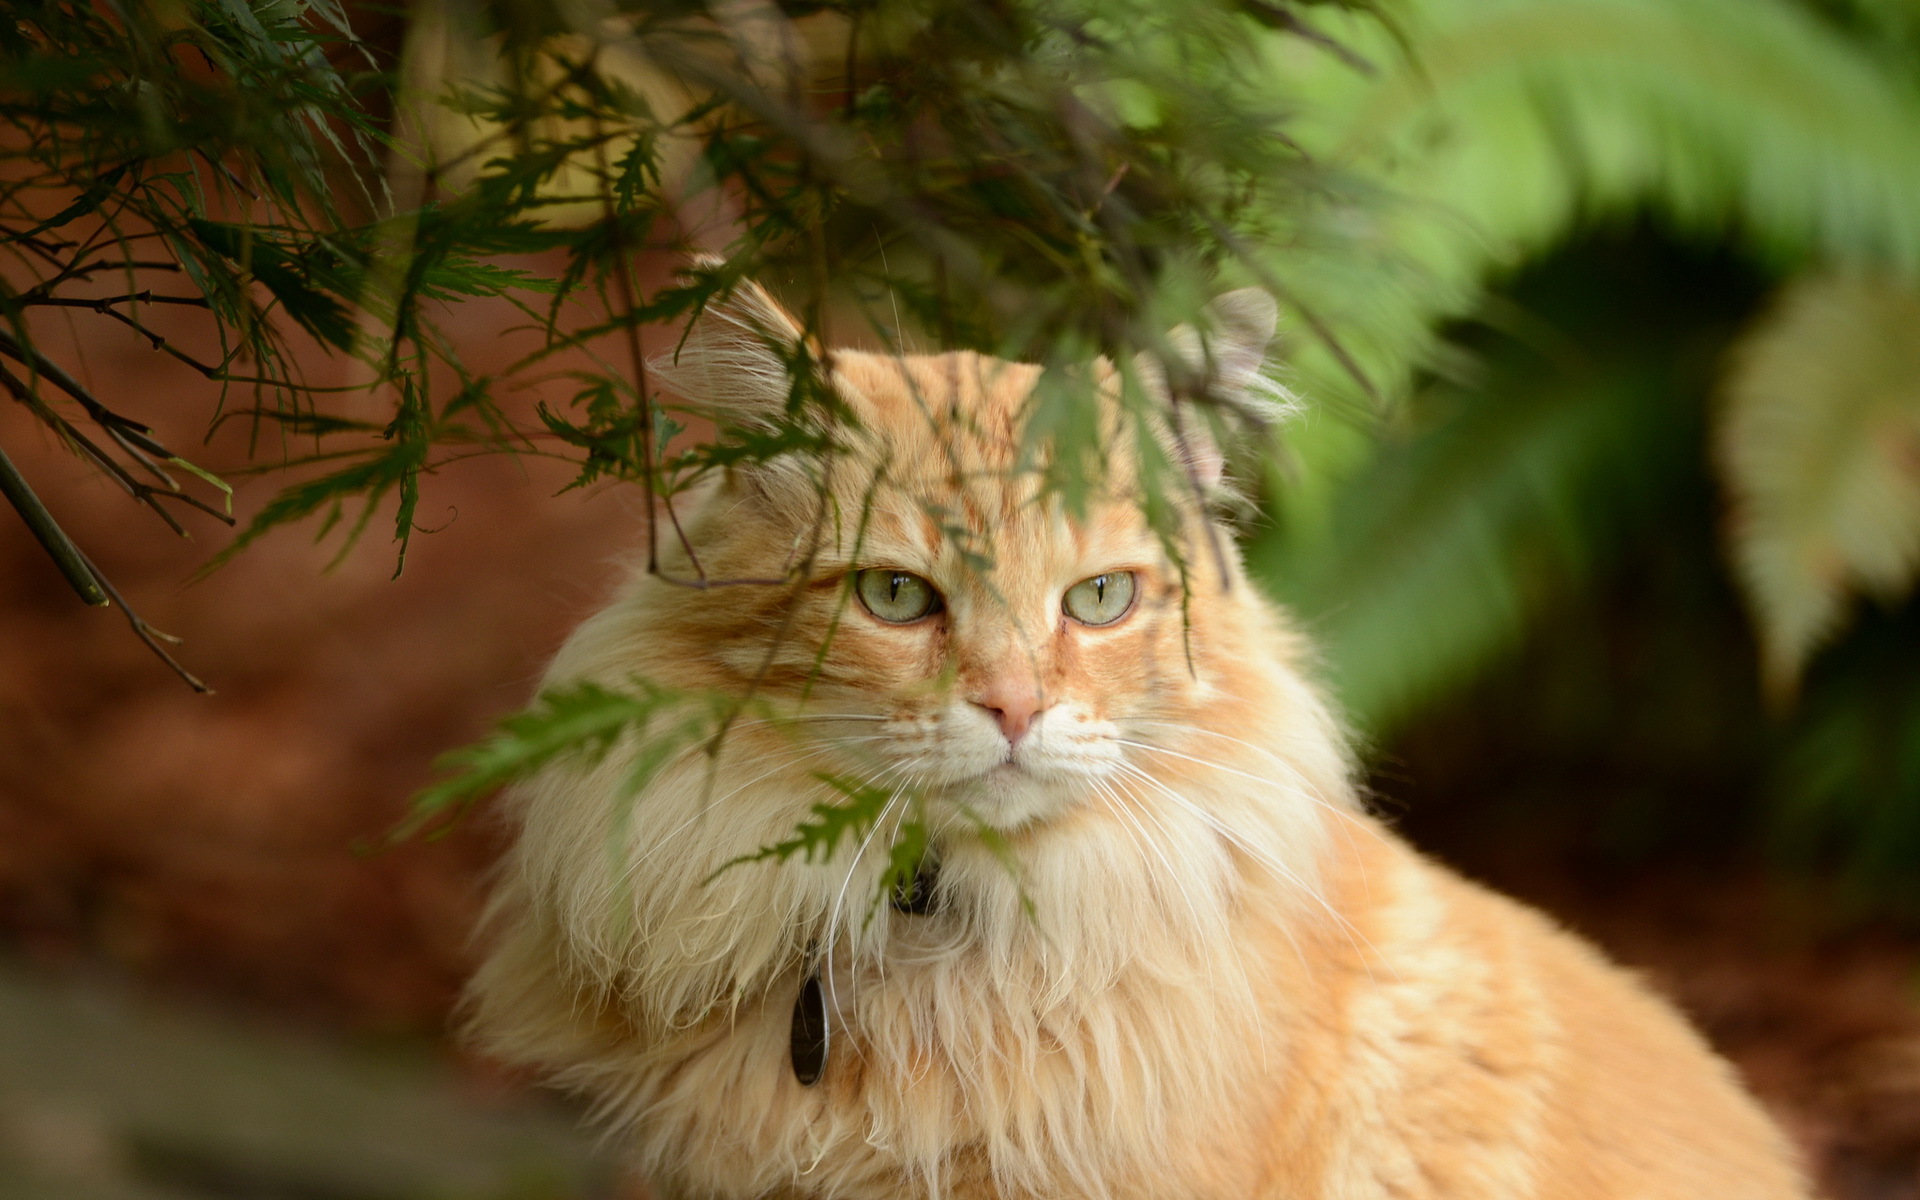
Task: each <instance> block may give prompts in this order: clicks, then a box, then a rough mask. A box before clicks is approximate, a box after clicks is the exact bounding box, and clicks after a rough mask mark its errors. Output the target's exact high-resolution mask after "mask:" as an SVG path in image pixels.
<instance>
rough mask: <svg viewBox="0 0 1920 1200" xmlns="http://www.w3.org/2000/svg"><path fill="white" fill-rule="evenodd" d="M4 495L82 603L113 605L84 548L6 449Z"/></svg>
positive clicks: (0, 485)
mask: <svg viewBox="0 0 1920 1200" xmlns="http://www.w3.org/2000/svg"><path fill="white" fill-rule="evenodd" d="M0 495H3V496H5V497H6V498H7V502H8V503H9V504H11V505H13V509H14V511H15V512H17V513H19V514H20V519H21V520H23V521H25V522H26V523H27V528H28V529H29V530H30V531H32V533H33V536H34V538H35V540H37V541H38V542H39V543H40V545H41V547H42V548H43V549H45V550H46V552H47V556H48V557H49V558H51V559H53V565H54V566H56V567H59V568H60V573H61V574H62V575H64V576H66V578H67V582H68V583H69V584H71V585H72V587H73V590H74V591H76V592H78V593H80V598H81V599H82V600H85V601H86V602H87V603H88V604H92V605H95V606H96V607H98V606H102V605H106V604H110V603H112V602H111V601H110V600H108V599H107V593H106V592H105V591H103V590H102V589H101V587H100V581H99V580H98V579H97V578H95V577H94V574H93V569H92V568H91V567H89V566H88V565H87V560H86V557H85V556H84V555H82V554H81V553H80V547H78V546H76V545H74V544H73V539H72V538H70V537H68V536H67V532H66V530H64V529H62V528H60V526H59V524H58V523H56V522H55V521H54V519H53V514H52V513H50V512H48V511H47V506H46V505H44V504H42V503H40V497H38V496H36V495H34V494H33V489H32V488H30V487H28V486H27V481H26V479H25V477H23V476H22V475H21V474H20V471H19V468H17V467H15V466H14V465H13V460H12V459H10V458H8V457H7V452H6V451H5V450H0Z"/></svg>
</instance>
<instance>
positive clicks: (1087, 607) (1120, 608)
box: [1060, 571, 1134, 625]
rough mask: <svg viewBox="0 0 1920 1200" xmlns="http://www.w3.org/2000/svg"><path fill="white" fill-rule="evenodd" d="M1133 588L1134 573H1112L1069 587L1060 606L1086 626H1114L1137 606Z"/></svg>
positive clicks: (1096, 576)
mask: <svg viewBox="0 0 1920 1200" xmlns="http://www.w3.org/2000/svg"><path fill="white" fill-rule="evenodd" d="M1133 588H1134V580H1133V572H1132V571H1109V572H1107V573H1106V574H1105V575H1095V576H1094V577H1093V578H1092V579H1082V580H1081V581H1080V582H1079V583H1076V584H1074V585H1073V586H1072V587H1070V588H1068V589H1067V594H1066V596H1065V597H1063V598H1062V599H1061V601H1060V607H1061V608H1062V609H1065V610H1066V614H1067V615H1068V616H1070V617H1072V618H1073V619H1074V620H1076V621H1078V622H1080V623H1081V624H1082V625H1111V624H1113V623H1114V622H1115V621H1118V620H1119V619H1120V618H1121V617H1124V616H1126V615H1127V610H1128V609H1130V608H1132V607H1133Z"/></svg>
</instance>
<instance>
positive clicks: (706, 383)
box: [647, 260, 804, 430]
mask: <svg viewBox="0 0 1920 1200" xmlns="http://www.w3.org/2000/svg"><path fill="white" fill-rule="evenodd" d="M717 262H718V260H712V261H707V260H702V261H700V262H699V263H697V264H696V267H712V266H714V265H717ZM803 338H804V334H803V333H802V332H801V329H800V323H799V322H798V321H796V320H794V318H793V316H792V314H790V313H788V312H787V310H786V309H784V308H782V307H780V303H779V301H777V300H775V299H774V298H773V297H772V296H771V295H769V294H768V292H767V290H766V289H765V288H763V287H761V286H760V285H759V284H757V283H754V282H753V281H752V280H746V279H743V280H739V281H738V282H736V283H734V284H733V286H732V287H731V288H729V289H728V290H727V291H725V292H723V293H722V294H720V295H719V296H716V297H715V298H714V299H713V300H711V301H709V302H708V303H707V305H706V306H705V307H704V308H702V309H701V310H700V312H699V313H698V314H697V315H696V316H695V317H694V319H693V322H692V324H691V325H690V326H689V327H688V329H687V333H686V337H684V338H683V339H682V340H681V342H680V344H679V345H678V346H676V347H675V348H674V350H673V351H672V352H671V353H668V354H663V355H661V356H660V357H659V358H656V359H653V360H652V361H651V362H649V363H648V364H647V366H648V369H649V370H651V371H652V372H653V373H654V374H655V375H657V376H658V377H659V378H660V381H661V382H662V383H663V384H665V386H666V388H667V390H668V391H670V392H672V393H673V394H674V395H676V396H679V397H680V398H681V399H683V400H685V401H687V402H688V404H689V405H690V406H691V407H692V408H693V409H694V410H695V411H701V412H705V413H707V414H709V415H711V416H712V417H713V418H714V419H715V420H717V421H720V422H721V423H723V424H728V425H737V426H745V427H748V428H759V429H763V430H765V429H770V428H772V427H774V425H775V424H776V423H777V421H778V419H779V417H780V415H781V414H782V413H784V412H785V411H786V408H787V398H788V395H789V393H790V392H791V390H792V387H793V378H792V375H791V373H790V370H789V367H790V364H792V363H794V362H795V361H796V360H797V359H798V358H799V356H800V354H801V352H802V347H801V343H802V340H803Z"/></svg>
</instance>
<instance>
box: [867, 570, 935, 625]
mask: <svg viewBox="0 0 1920 1200" xmlns="http://www.w3.org/2000/svg"><path fill="white" fill-rule="evenodd" d="M853 589H854V591H856V592H858V593H859V594H860V603H862V604H864V605H866V606H867V611H868V612H870V613H872V614H873V615H874V616H876V617H879V618H880V619H881V620H882V621H886V622H889V623H891V624H894V625H905V624H907V623H908V622H910V621H918V620H919V619H920V618H921V617H924V616H926V615H928V614H929V613H933V612H937V611H939V608H940V593H939V592H936V591H934V590H933V585H932V584H930V583H928V582H927V581H926V580H924V579H922V578H920V577H919V576H918V575H914V574H910V573H909V572H906V571H895V570H891V569H889V568H887V567H872V568H869V569H868V570H865V571H862V572H860V574H859V575H857V576H855V577H854V581H853Z"/></svg>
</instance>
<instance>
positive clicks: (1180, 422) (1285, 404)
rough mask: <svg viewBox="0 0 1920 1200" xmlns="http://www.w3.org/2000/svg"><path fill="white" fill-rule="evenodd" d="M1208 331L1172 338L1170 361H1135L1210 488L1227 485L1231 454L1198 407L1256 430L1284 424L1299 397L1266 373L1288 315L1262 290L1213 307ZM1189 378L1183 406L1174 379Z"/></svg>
mask: <svg viewBox="0 0 1920 1200" xmlns="http://www.w3.org/2000/svg"><path fill="white" fill-rule="evenodd" d="M1202 317H1203V322H1204V325H1205V328H1204V330H1195V329H1194V328H1193V327H1192V326H1190V325H1182V326H1180V327H1178V328H1177V329H1174V330H1172V331H1171V332H1170V333H1168V334H1167V346H1168V350H1169V352H1170V356H1171V357H1172V358H1174V359H1175V360H1176V361H1174V362H1166V361H1164V360H1163V358H1162V357H1161V356H1159V355H1155V354H1153V353H1151V352H1149V353H1145V354H1142V355H1140V356H1139V357H1138V358H1137V359H1135V360H1134V368H1135V370H1136V371H1138V372H1139V376H1140V378H1141V379H1142V380H1143V381H1144V382H1145V383H1146V385H1147V386H1148V388H1149V389H1151V390H1152V392H1153V394H1154V395H1155V396H1156V397H1157V398H1158V399H1160V400H1161V401H1163V402H1164V403H1166V404H1168V405H1169V412H1170V413H1171V414H1172V422H1173V428H1170V429H1168V430H1167V433H1168V435H1169V440H1170V442H1171V445H1172V449H1173V450H1174V453H1175V455H1176V458H1177V460H1178V463H1179V465H1180V466H1181V467H1183V468H1185V469H1187V470H1189V471H1191V472H1192V473H1193V476H1194V478H1196V479H1197V480H1199V482H1200V484H1201V486H1202V487H1204V488H1212V487H1214V486H1215V485H1216V484H1218V483H1219V482H1220V477H1221V475H1222V474H1223V473H1224V472H1225V469H1226V455H1225V453H1224V451H1223V450H1222V449H1221V446H1220V443H1219V441H1218V439H1217V438H1215V436H1214V429H1215V427H1216V424H1217V423H1216V422H1215V421H1213V420H1210V419H1209V418H1208V416H1207V414H1204V413H1201V412H1197V411H1194V409H1195V407H1196V404H1195V402H1196V401H1199V402H1201V403H1208V402H1210V403H1211V405H1212V406H1213V408H1214V410H1215V412H1216V414H1217V415H1220V416H1224V417H1228V418H1231V419H1232V420H1233V421H1236V422H1239V423H1247V424H1253V425H1256V426H1264V425H1270V424H1273V423H1274V422H1276V421H1278V420H1279V419H1280V418H1281V417H1282V416H1284V415H1285V414H1286V412H1287V411H1288V409H1289V408H1290V407H1291V406H1292V397H1291V396H1290V395H1289V394H1288V392H1287V390H1286V389H1285V388H1283V387H1282V386H1281V385H1280V384H1279V383H1278V382H1277V381H1275V380H1273V379H1271V378H1269V377H1268V376H1267V374H1266V373H1265V370H1264V368H1265V366H1266V361H1267V345H1268V343H1270V342H1272V341H1273V333H1274V329H1275V327H1276V326H1277V325H1278V324H1279V320H1280V309H1279V306H1278V305H1276V304H1275V303H1274V302H1273V297H1272V296H1270V295H1268V294H1267V293H1266V292H1264V291H1262V290H1261V289H1259V288H1242V289H1240V290H1239V291H1237V292H1228V293H1227V294H1226V295H1224V296H1220V297H1218V298H1217V299H1215V300H1214V301H1213V302H1212V303H1211V304H1209V305H1207V307H1206V309H1205V311H1204V312H1203V313H1202ZM1170 372H1171V373H1175V374H1178V375H1180V376H1181V378H1180V379H1179V381H1178V382H1179V387H1178V390H1179V392H1180V396H1179V400H1180V403H1179V404H1178V405H1175V390H1176V389H1175V386H1174V385H1172V384H1170V383H1169V381H1168V378H1167V377H1168V374H1169V373H1170Z"/></svg>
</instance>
